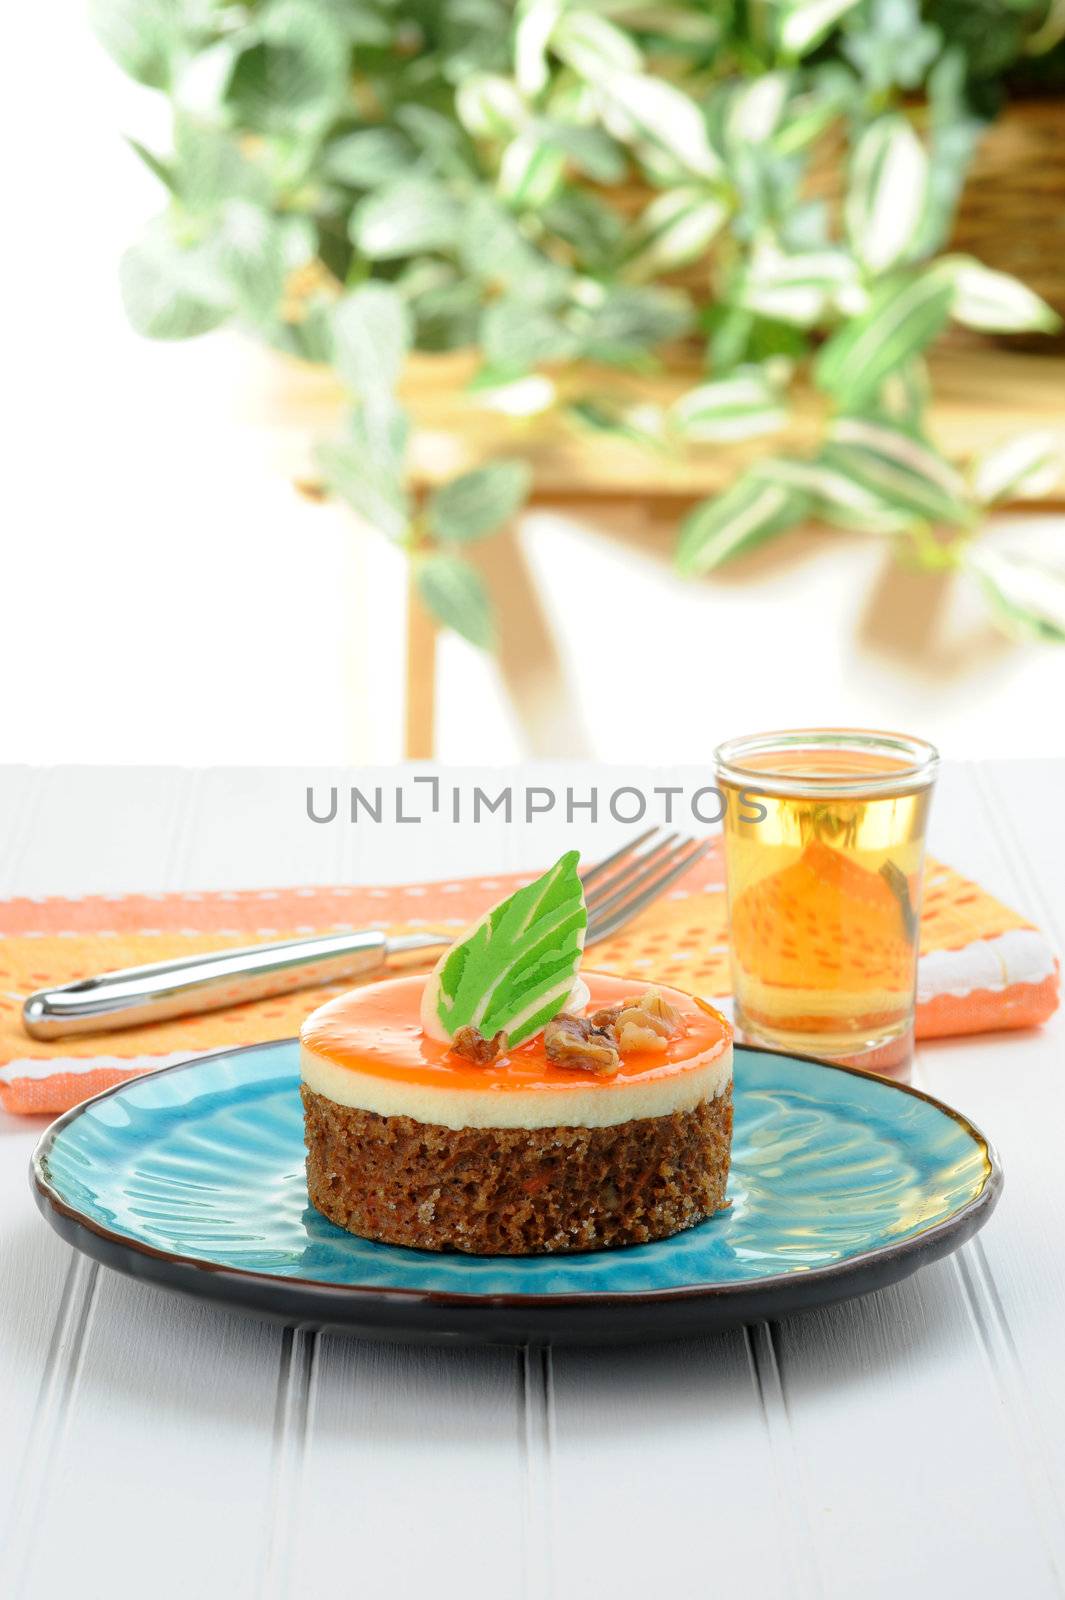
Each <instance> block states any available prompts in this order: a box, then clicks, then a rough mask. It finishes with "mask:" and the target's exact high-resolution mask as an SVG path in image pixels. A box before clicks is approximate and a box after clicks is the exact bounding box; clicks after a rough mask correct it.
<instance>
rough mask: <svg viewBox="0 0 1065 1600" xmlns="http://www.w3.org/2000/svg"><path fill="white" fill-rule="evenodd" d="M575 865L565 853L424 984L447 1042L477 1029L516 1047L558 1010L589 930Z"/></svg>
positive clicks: (457, 947) (512, 897)
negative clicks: (501, 1036) (465, 1030)
mask: <svg viewBox="0 0 1065 1600" xmlns="http://www.w3.org/2000/svg"><path fill="white" fill-rule="evenodd" d="M579 859H580V855H579V852H578V851H576V850H569V851H567V852H566V854H565V855H564V856H562V857H560V859H559V860H558V861H556V862H555V865H554V866H553V867H552V868H551V870H550V871H549V872H545V873H544V875H543V877H542V878H537V880H536V882H535V883H530V884H528V885H527V886H526V887H525V888H524V889H518V890H517V891H516V892H515V893H514V894H512V895H509V896H508V897H507V899H506V900H501V901H500V903H499V904H498V905H497V906H494V907H493V908H492V910H491V911H490V912H489V913H488V915H487V916H486V917H484V918H483V919H482V920H481V921H480V922H479V923H478V924H477V925H476V927H475V928H474V929H473V931H472V933H470V935H469V936H468V938H466V939H464V940H463V941H462V943H461V944H457V945H455V946H454V947H453V949H451V950H449V951H448V953H447V955H446V956H445V957H444V959H443V960H442V962H441V963H440V964H439V965H438V967H437V969H436V971H435V972H434V973H433V974H432V976H431V977H430V979H429V986H430V987H429V991H428V995H427V999H431V1001H432V1002H434V1003H435V1011H436V1016H437V1018H438V1019H439V1022H440V1025H441V1027H442V1028H443V1029H444V1031H445V1033H446V1034H447V1035H448V1037H449V1038H453V1037H454V1035H455V1034H456V1033H457V1031H458V1030H459V1028H466V1027H473V1028H477V1029H479V1031H480V1032H481V1033H482V1034H483V1035H484V1036H485V1038H487V1039H491V1038H493V1037H494V1035H495V1034H497V1033H498V1032H499V1031H500V1030H502V1031H503V1032H504V1033H505V1034H506V1036H507V1041H508V1043H509V1044H510V1045H516V1044H520V1043H521V1042H522V1040H523V1039H528V1038H529V1037H531V1035H532V1034H534V1033H537V1032H538V1031H539V1029H541V1028H542V1027H543V1026H544V1025H545V1023H548V1022H550V1020H551V1018H552V1017H553V1016H556V1015H557V1013H558V1012H559V1011H561V1010H562V1008H563V1006H564V1005H565V1003H566V1001H567V999H568V998H569V995H570V992H571V990H572V988H573V985H574V982H575V981H576V977H577V972H578V969H579V967H580V963H581V954H582V952H583V950H584V932H585V928H586V926H587V922H588V912H587V909H586V907H585V904H584V886H583V884H582V883H581V880H580V878H579V877H578V875H577V862H578V861H579ZM423 1015H424V1012H423Z"/></svg>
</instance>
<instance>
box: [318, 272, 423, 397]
mask: <svg viewBox="0 0 1065 1600" xmlns="http://www.w3.org/2000/svg"><path fill="white" fill-rule="evenodd" d="M332 324H333V365H334V366H335V367H336V369H337V371H338V372H339V374H340V376H341V378H342V379H343V380H344V382H345V383H346V384H347V385H348V387H349V388H350V389H351V390H352V391H353V392H354V393H355V394H357V395H361V396H363V397H365V396H366V395H368V394H371V393H373V392H374V391H376V390H379V389H386V390H391V389H393V388H394V387H395V385H396V383H397V381H398V379H399V375H400V373H401V371H402V370H403V363H404V361H405V360H406V356H407V351H408V349H409V348H410V342H411V318H410V312H409V310H408V309H407V305H406V302H405V301H404V299H403V297H402V295H401V294H400V293H399V291H398V290H397V289H394V288H393V287H392V285H391V284H387V283H364V284H362V285H361V287H360V288H358V289H352V290H350V291H349V292H348V293H347V294H345V295H343V296H342V297H341V298H340V299H339V300H338V301H337V303H336V305H335V307H334V308H333V316H332Z"/></svg>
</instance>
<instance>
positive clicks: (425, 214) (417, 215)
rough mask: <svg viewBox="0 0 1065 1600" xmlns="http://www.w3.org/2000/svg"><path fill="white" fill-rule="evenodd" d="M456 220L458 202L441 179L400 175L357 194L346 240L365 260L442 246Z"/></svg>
mask: <svg viewBox="0 0 1065 1600" xmlns="http://www.w3.org/2000/svg"><path fill="white" fill-rule="evenodd" d="M461 226H462V207H461V206H460V205H458V204H457V203H456V201H455V200H454V199H453V198H452V197H451V195H450V194H449V193H448V191H447V189H445V188H444V187H443V186H442V185H441V184H438V183H433V182H432V181H431V180H430V179H426V178H414V177H412V178H405V179H402V180H401V181H400V182H399V183H393V184H389V185H388V186H387V187H386V188H384V189H378V190H377V191H376V193H374V194H370V195H367V196H366V198H365V199H364V200H361V201H360V202H359V204H358V205H357V206H356V207H355V209H354V211H353V212H352V214H351V239H352V243H353V244H355V245H356V246H357V248H358V249H359V250H360V251H361V252H362V254H363V255H364V256H367V257H368V258H369V259H370V260H371V261H391V260H395V259H396V258H398V257H399V256H407V255H414V254H415V253H417V252H418V251H422V250H446V249H450V248H451V247H452V246H453V245H454V244H455V242H456V240H457V238H458V235H459V231H460V229H461Z"/></svg>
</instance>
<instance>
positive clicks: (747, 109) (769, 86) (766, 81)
mask: <svg viewBox="0 0 1065 1600" xmlns="http://www.w3.org/2000/svg"><path fill="white" fill-rule="evenodd" d="M790 87H791V74H790V73H787V72H763V73H761V74H760V75H759V76H758V77H756V78H752V79H751V80H750V81H749V82H748V83H744V84H742V85H741V86H740V87H739V88H737V89H736V91H735V93H734V94H733V95H732V98H731V100H730V101H729V107H728V111H727V113H726V116H725V135H726V138H727V139H728V141H729V143H730V144H734V145H739V144H749V145H756V146H757V145H763V144H766V143H767V142H768V141H769V140H770V139H771V138H772V137H773V134H774V133H775V132H776V130H777V128H778V126H779V124H780V119H781V116H782V115H783V112H784V107H785V105H786V104H787V99H788V90H789V88H790Z"/></svg>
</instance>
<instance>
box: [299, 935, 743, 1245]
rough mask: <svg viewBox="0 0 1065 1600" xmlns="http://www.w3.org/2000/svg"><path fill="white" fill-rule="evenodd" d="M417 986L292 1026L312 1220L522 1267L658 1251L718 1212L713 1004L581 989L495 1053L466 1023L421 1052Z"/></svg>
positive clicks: (723, 1164) (720, 1049) (497, 1045)
mask: <svg viewBox="0 0 1065 1600" xmlns="http://www.w3.org/2000/svg"><path fill="white" fill-rule="evenodd" d="M578 955H579V952H578ZM559 981H562V980H559ZM569 982H570V979H569V978H568V977H567V978H566V979H565V983H566V984H567V985H568V984H569ZM542 987H543V984H542V982H541V988H542ZM425 988H426V980H425V978H424V977H418V976H414V977H400V978H393V979H389V980H386V981H385V982H382V983H374V984H370V985H367V986H366V987H363V988H360V989H355V990H353V991H351V993H349V994H344V995H340V996H339V997H338V998H337V999H335V1000H331V1001H329V1003H328V1004H326V1005H324V1006H321V1007H320V1008H319V1009H318V1010H317V1011H315V1012H314V1013H313V1014H312V1015H311V1016H310V1017H309V1018H308V1020H307V1021H306V1023H305V1024H304V1026H303V1029H302V1031H301V1034H300V1070H301V1077H302V1087H301V1093H302V1096H303V1104H304V1110H305V1123H306V1139H307V1179H308V1190H309V1193H310V1199H311V1203H312V1205H313V1206H314V1207H315V1208H316V1209H317V1210H318V1211H320V1212H321V1213H322V1214H323V1215H324V1216H326V1217H328V1218H329V1219H330V1221H332V1222H335V1223H337V1224H339V1226H340V1227H342V1228H346V1229H348V1230H349V1231H350V1232H351V1233H355V1234H358V1235H360V1236H361V1237H363V1238H366V1239H376V1240H379V1241H381V1242H383V1243H387V1244H396V1245H407V1246H411V1247H413V1248H416V1249H420V1250H461V1251H466V1252H468V1253H470V1254H474V1255H539V1254H547V1253H551V1252H555V1251H578V1250H596V1249H602V1248H605V1247H608V1246H615V1245H629V1244H642V1243H646V1242H647V1241H649V1240H653V1239H661V1238H665V1237H667V1236H668V1235H670V1234H673V1233H677V1232H679V1231H680V1230H681V1229H684V1228H688V1227H691V1226H692V1225H693V1224H695V1223H697V1222H701V1221H702V1220H703V1219H704V1218H706V1217H709V1216H712V1215H713V1213H714V1212H716V1211H718V1210H719V1209H721V1207H722V1206H723V1205H724V1204H725V1185H726V1181H727V1179H728V1171H729V1157H730V1149H731V1138H732V1038H731V1031H730V1029H729V1025H728V1023H727V1022H726V1021H725V1019H724V1018H723V1017H722V1016H721V1015H720V1013H719V1012H717V1011H715V1010H714V1009H713V1007H712V1006H709V1005H707V1004H706V1002H704V1001H702V1000H699V999H697V998H695V997H693V996H690V995H687V994H683V993H681V992H680V991H679V990H676V989H671V988H665V987H658V988H655V989H651V990H648V989H646V988H644V989H643V990H641V986H640V985H639V984H634V983H632V982H631V981H628V980H625V979H621V978H616V977H608V976H603V975H597V974H585V975H584V976H583V978H582V979H579V980H578V982H577V984H576V985H575V986H574V988H573V989H572V990H571V991H569V996H568V999H566V1001H565V1004H564V1006H563V1009H561V1010H557V1011H556V1012H555V1014H554V1015H553V1016H551V1017H550V1018H549V1019H548V1020H547V1022H546V1023H541V1022H540V1018H539V1017H536V1018H534V1019H533V1023H532V1024H529V1025H530V1026H533V1025H535V1031H534V1032H532V1033H531V1035H530V1036H528V1037H525V1038H523V1039H521V1041H520V1042H518V1043H515V1044H511V1043H510V1042H509V1041H508V1037H507V1035H506V1033H505V1032H504V1031H503V1030H502V1029H500V1030H499V1031H498V1032H497V1033H496V1034H494V1035H492V1036H486V1035H485V1034H484V1033H482V1032H480V1031H479V1030H478V1028H476V1027H472V1026H462V1027H457V1028H455V1029H454V1031H453V1032H452V1034H451V1035H445V1036H444V1037H436V1036H435V1033H434V1032H430V1031H428V1030H427V1028H426V1026H425V1020H424V1019H425V1003H424V991H425ZM552 1003H553V1004H558V1003H559V1002H558V1001H557V1000H556V1001H554V1002H552ZM483 1009H484V1008H483V1006H482V1012H483ZM548 1009H550V1008H548ZM529 1010H530V1007H529V1006H528V1005H527V1006H526V1009H525V1013H524V1014H523V1015H528V1012H529ZM441 1014H444V1013H443V1012H442V1013H441ZM479 1020H481V1018H480V1016H479Z"/></svg>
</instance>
